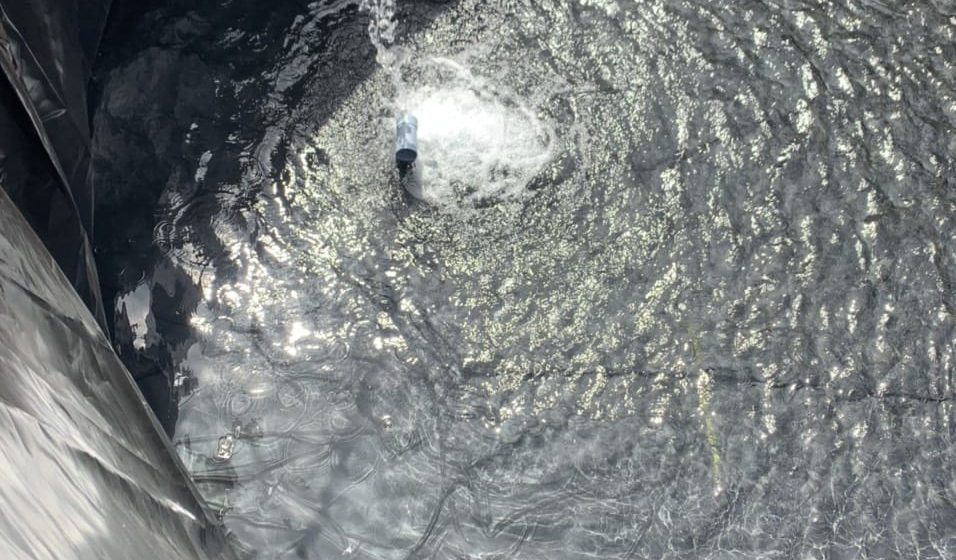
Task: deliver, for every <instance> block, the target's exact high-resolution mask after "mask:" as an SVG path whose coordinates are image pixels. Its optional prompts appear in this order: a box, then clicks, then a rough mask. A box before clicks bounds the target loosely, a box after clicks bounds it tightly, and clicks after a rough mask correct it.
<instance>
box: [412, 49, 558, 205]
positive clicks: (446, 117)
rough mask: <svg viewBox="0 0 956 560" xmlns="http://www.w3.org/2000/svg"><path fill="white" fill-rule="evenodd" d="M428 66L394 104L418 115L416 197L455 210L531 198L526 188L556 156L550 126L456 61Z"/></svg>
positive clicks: (436, 62) (430, 63) (441, 61)
mask: <svg viewBox="0 0 956 560" xmlns="http://www.w3.org/2000/svg"><path fill="white" fill-rule="evenodd" d="M428 65H429V66H428V67H425V68H421V69H419V73H418V76H417V79H416V81H415V82H414V83H415V87H414V88H413V89H410V90H409V91H406V92H404V93H403V94H402V95H400V97H399V105H400V107H402V109H403V110H405V111H408V112H410V113H412V114H414V115H415V116H417V117H418V122H419V126H418V143H419V161H418V165H421V166H423V169H422V171H423V187H422V195H423V196H422V198H423V199H424V200H426V201H427V202H429V203H432V204H435V205H437V206H440V207H446V208H454V207H476V206H482V205H485V204H488V203H493V202H498V201H504V200H516V199H520V198H523V197H526V196H528V195H530V194H532V191H531V190H529V189H528V188H527V185H528V183H529V182H530V181H531V179H532V178H534V176H535V175H536V174H537V173H538V172H539V171H541V169H542V168H543V167H544V166H545V165H546V164H547V163H548V162H550V161H551V160H552V159H553V157H554V153H555V151H556V150H555V141H554V137H555V134H554V131H553V127H552V125H551V123H550V122H548V121H547V120H546V119H544V118H542V117H540V116H538V115H537V114H535V111H534V110H533V109H532V108H531V107H530V106H528V105H527V104H526V103H525V102H524V101H523V100H522V99H520V98H519V97H517V96H516V95H513V94H510V93H509V92H507V91H505V90H504V89H503V88H502V87H500V86H495V85H493V84H491V83H489V82H488V81H487V80H485V79H482V78H479V77H476V76H474V75H473V74H472V73H471V72H469V71H468V70H467V69H466V68H465V67H463V66H461V65H459V64H458V63H456V62H453V61H450V60H447V59H432V60H430V61H429V63H428Z"/></svg>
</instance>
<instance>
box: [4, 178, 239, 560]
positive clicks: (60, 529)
mask: <svg viewBox="0 0 956 560" xmlns="http://www.w3.org/2000/svg"><path fill="white" fill-rule="evenodd" d="M0 503H2V504H3V508H2V513H0V557H2V558H51V559H52V558H55V559H63V558H75V559H85V558H90V559H94V558H95V559H102V558H177V559H178V558H232V557H233V556H232V554H231V552H230V550H229V548H228V546H227V545H226V543H225V541H224V537H223V534H222V532H221V531H220V528H219V526H218V525H217V524H215V523H214V522H212V521H211V519H212V518H211V517H210V516H209V515H208V512H207V511H206V510H205V508H204V506H203V505H202V503H201V501H200V500H199V499H198V498H197V494H196V493H195V489H194V487H193V486H192V485H191V484H190V483H189V482H188V480H187V478H186V477H185V475H184V471H183V469H182V465H181V464H180V463H179V461H178V460H177V459H176V458H175V456H174V454H173V453H172V452H171V448H170V444H169V440H168V439H166V437H165V436H164V435H163V434H162V431H161V430H160V429H159V427H158V425H157V423H156V421H155V418H154V417H153V416H152V415H150V414H149V412H148V411H147V408H146V405H145V402H144V401H143V398H142V395H141V394H140V393H139V391H138V390H137V388H136V386H135V384H134V383H133V380H132V378H131V377H130V376H129V373H127V371H126V370H125V369H124V368H123V366H122V364H121V363H120V361H119V359H118V358H117V357H116V355H115V354H114V353H113V351H112V349H111V348H110V345H109V343H108V341H107V340H106V338H105V336H104V335H103V334H102V331H101V330H100V329H99V327H98V326H97V324H96V322H95V320H94V318H93V316H92V314H91V313H90V312H89V310H88V309H87V308H86V306H85V305H83V303H82V302H81V301H80V300H79V298H77V297H76V294H75V293H74V292H73V289H72V288H71V286H70V285H69V283H68V282H67V281H66V278H65V277H64V276H63V274H62V272H61V271H60V270H59V269H58V268H57V266H56V265H55V263H54V261H53V259H52V257H51V256H50V254H49V253H48V252H47V251H46V249H45V248H44V247H43V245H42V244H41V242H40V240H39V239H38V238H37V236H36V235H35V234H34V233H33V232H32V231H31V229H30V227H29V225H28V224H27V222H26V221H25V220H24V218H23V216H22V215H21V214H20V213H19V211H18V210H17V209H16V208H15V207H14V206H13V204H12V202H11V201H10V199H9V198H8V197H7V196H6V194H4V193H3V192H2V191H0Z"/></svg>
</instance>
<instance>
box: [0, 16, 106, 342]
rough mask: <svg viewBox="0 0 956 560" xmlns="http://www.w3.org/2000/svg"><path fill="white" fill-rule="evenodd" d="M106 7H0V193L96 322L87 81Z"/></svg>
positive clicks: (97, 302) (98, 308)
mask: <svg viewBox="0 0 956 560" xmlns="http://www.w3.org/2000/svg"><path fill="white" fill-rule="evenodd" d="M110 3H111V0H84V1H79V0H31V1H29V2H24V1H22V0H13V1H7V0H4V1H0V69H2V71H3V75H4V77H5V82H6V83H3V84H0V88H2V89H3V92H2V93H0V124H2V126H3V130H2V132H0V175H2V176H3V177H4V188H5V189H6V190H7V191H8V192H9V193H10V196H11V198H12V199H13V201H14V202H15V203H16V204H17V206H18V207H19V208H20V209H21V210H22V211H23V212H24V214H25V215H26V216H27V219H28V220H29V222H30V225H31V226H33V228H34V229H35V230H36V231H37V233H38V234H39V236H40V238H41V239H42V240H43V242H44V244H45V245H46V246H47V248H48V249H49V251H50V252H51V253H52V254H53V256H54V257H55V258H56V260H57V263H58V264H59V265H60V267H61V268H62V269H63V271H64V273H65V274H66V275H67V277H68V278H69V279H70V282H71V283H72V284H73V286H74V288H75V289H76V291H77V292H78V293H79V294H80V296H81V298H83V301H84V302H85V303H86V304H87V306H89V307H90V309H92V310H94V312H95V313H96V314H97V317H98V319H99V320H100V323H101V324H102V325H105V321H104V316H103V314H102V299H101V297H100V290H99V285H98V284H99V282H98V280H97V275H96V269H95V265H94V263H93V254H92V248H91V246H90V243H89V236H90V235H91V234H92V231H93V179H92V173H91V169H90V127H89V115H88V112H87V101H86V85H87V82H88V80H89V76H90V73H91V69H92V63H93V58H94V56H95V54H96V51H97V47H98V45H99V39H100V35H101V34H102V30H103V25H104V24H105V22H106V15H107V13H108V11H109V7H110ZM38 176H39V177H40V178H41V179H38Z"/></svg>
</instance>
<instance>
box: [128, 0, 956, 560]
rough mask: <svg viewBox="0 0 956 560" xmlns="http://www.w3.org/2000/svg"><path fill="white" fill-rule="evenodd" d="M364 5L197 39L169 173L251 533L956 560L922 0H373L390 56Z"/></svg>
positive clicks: (195, 440)
mask: <svg viewBox="0 0 956 560" xmlns="http://www.w3.org/2000/svg"><path fill="white" fill-rule="evenodd" d="M373 4H381V3H373ZM368 17H369V16H368V15H367V14H366V13H365V12H362V11H359V9H358V7H357V6H356V5H355V4H354V3H349V2H334V1H332V2H328V1H326V2H316V3H312V4H309V6H308V10H305V9H303V10H302V13H301V14H300V15H299V16H298V17H296V18H295V19H294V20H293V21H291V22H290V23H289V25H288V26H286V27H284V28H281V29H278V30H275V29H272V30H271V31H270V32H268V33H267V32H265V31H262V30H255V29H253V30H250V29H244V30H240V29H236V30H231V31H230V32H228V33H223V34H222V35H221V36H220V37H219V38H217V39H216V42H215V48H214V49H212V50H211V54H209V55H208V58H207V60H206V63H207V64H210V65H212V66H215V64H216V62H215V61H212V60H210V59H212V58H214V57H217V56H218V57H219V58H220V59H222V60H220V61H219V66H218V67H217V68H218V69H219V70H218V71H219V72H220V77H221V78H222V79H223V80H229V79H230V74H229V73H230V72H239V71H241V72H243V73H244V74H243V75H244V76H247V77H245V78H243V79H242V80H241V81H239V80H238V78H236V77H235V76H234V75H233V76H232V77H231V79H233V80H237V81H236V82H235V83H232V84H230V83H229V82H228V81H223V82H222V83H219V82H217V92H221V91H227V93H219V94H217V95H220V96H222V97H223V98H225V97H229V96H234V98H236V99H240V102H237V103H235V104H233V105H226V108H225V109H222V112H221V114H220V115H219V116H218V117H217V118H216V119H217V120H216V122H215V124H214V125H210V124H209V123H207V122H199V123H197V124H195V125H194V127H193V129H192V130H191V131H190V134H194V135H193V136H189V137H182V138H180V140H181V141H182V142H192V144H191V147H190V149H189V150H188V151H187V153H195V154H197V155H198V157H197V158H195V159H194V160H192V161H193V163H191V164H190V165H192V166H193V167H192V169H193V170H194V171H195V177H192V176H187V177H183V178H181V180H180V181H179V182H177V181H170V182H169V183H168V184H167V186H166V191H165V192H164V194H163V199H162V202H163V203H164V206H163V207H162V209H161V211H160V218H161V222H160V227H158V228H157V230H156V231H157V243H158V244H159V245H160V246H161V247H163V248H164V249H165V250H166V257H165V258H167V259H169V260H170V262H172V263H175V265H176V266H178V267H180V268H181V269H183V270H186V271H187V272H189V274H191V275H192V277H193V279H194V281H195V282H196V283H197V284H198V285H199V286H200V290H201V298H200V301H199V303H198V308H197V309H196V310H195V312H194V314H192V316H191V318H190V321H191V324H192V327H193V335H192V338H191V339H190V340H189V341H188V343H187V345H186V347H185V348H187V350H186V351H185V352H184V355H183V356H181V359H180V360H179V361H178V362H177V363H176V364H174V367H175V368H176V372H177V375H178V382H179V383H180V384H181V386H182V387H187V388H188V387H192V388H193V389H192V390H191V391H187V390H185V389H184V391H183V392H184V393H188V394H187V395H186V396H185V397H184V398H183V400H182V402H181V412H180V418H179V423H178V425H177V426H176V436H175V440H176V442H177V446H178V449H179V451H180V454H181V456H182V457H183V459H184V461H185V462H186V463H187V466H188V467H189V468H190V469H191V471H192V473H193V474H194V476H195V477H196V479H197V481H198V482H199V483H200V486H201V488H202V490H203V492H205V494H206V496H207V498H208V499H209V500H210V502H211V503H213V504H214V506H215V507H216V508H217V509H219V510H220V512H221V514H222V515H223V516H224V519H225V522H226V525H227V527H228V528H230V529H231V530H232V531H233V532H234V533H235V536H236V538H237V541H238V542H239V543H240V546H241V547H242V548H243V549H245V550H247V551H249V553H250V554H252V555H255V557H257V558H300V557H302V558H346V557H347V558H381V559H391V558H449V559H451V558H455V559H458V558H522V559H524V558H527V559H538V558H540V559H553V558H569V559H570V558H574V559H577V558H602V559H603V558H691V557H694V558H696V557H699V558H800V559H803V558H917V557H918V558H946V557H953V556H954V555H956V477H954V469H953V464H954V461H956V444H954V428H956V423H954V420H956V418H954V408H953V399H954V386H953V383H954V345H956V343H954V334H956V333H954V324H956V322H954V306H956V294H954V282H956V258H954V250H956V240H954V235H956V224H954V210H956V208H954V207H956V194H954V193H956V190H954V188H956V185H954V182H953V177H954V176H956V166H954V153H956V135H954V133H953V130H954V126H956V93H954V92H956V74H954V72H956V70H954V61H956V47H954V44H956V37H954V35H956V6H954V5H953V3H952V2H946V1H937V2H934V1H926V2H921V3H906V4H903V3H881V2H877V1H875V0H873V1H837V2H739V3H734V4H733V6H732V7H727V6H725V5H724V4H722V3H719V2H713V3H711V2H704V1H699V0H697V1H678V0H650V1H645V2H631V1H624V0H622V1H613V0H576V1H560V2H558V1H544V2H523V1H497V2H480V1H477V0H461V1H459V2H453V3H450V4H449V3H445V4H440V5H438V4H428V3H422V2H419V3H411V4H408V5H403V4H399V6H398V12H397V16H396V17H397V21H398V26H397V30H392V31H394V32H395V45H394V47H392V48H391V49H388V50H387V53H388V54H389V56H393V57H394V60H391V59H389V64H390V65H392V66H390V69H382V68H381V67H377V66H375V63H374V59H375V51H374V50H372V49H371V47H368V49H367V50H362V49H359V48H355V49H352V47H353V46H354V45H357V44H360V43H361V44H364V43H367V41H368V38H367V36H365V35H364V32H365V29H366V27H367V25H368ZM270 33H271V35H270ZM279 45H281V48H280V46H279ZM381 52H382V51H379V57H378V58H379V60H381V59H382V55H381ZM229 57H235V59H234V60H235V61H237V62H236V63H235V64H236V65H238V66H239V70H234V66H231V65H232V64H233V63H232V62H228V63H227V62H226V60H227V59H229ZM226 67H228V68H229V69H228V70H224V68H226ZM354 68H364V69H367V71H368V75H367V76H365V77H363V78H362V79H361V80H356V79H355V75H354V72H353V70H352V69H354ZM346 84H349V85H346ZM228 90H234V91H233V92H229V91H228ZM232 98H233V97H230V99H232ZM400 109H410V110H413V111H415V112H416V114H417V115H418V117H419V120H420V135H421V138H422V146H423V147H422V158H423V165H424V167H425V176H424V183H423V185H424V190H425V193H424V194H425V198H426V199H427V200H428V201H429V203H422V202H417V201H412V200H411V199H410V198H409V197H407V196H406V195H405V194H404V193H403V192H402V191H401V188H400V187H399V185H398V179H397V176H396V173H395V171H394V165H393V161H392V154H391V151H390V148H391V142H392V134H393V131H394V117H395V115H396V114H397V111H398V110H400ZM246 123H257V127H254V128H252V129H249V128H245V124H246ZM209 126H216V127H219V128H220V129H223V130H225V133H223V135H222V136H224V137H225V140H224V142H225V146H226V147H225V148H223V147H221V146H220V147H218V148H217V147H214V146H212V145H210V146H209V147H207V146H204V145H203V144H202V142H203V136H202V133H203V130H204V128H205V127H209ZM197 129H198V130H197ZM197 135H198V137H199V138H200V139H199V140H196V139H195V138H196V137H197ZM197 142H198V145H197V144H196V143H197ZM207 168H208V169H209V170H216V171H215V172H212V171H210V172H208V173H207ZM137 340H138V341H139V342H138V343H139V344H144V343H143V342H142V341H141V340H140V339H137Z"/></svg>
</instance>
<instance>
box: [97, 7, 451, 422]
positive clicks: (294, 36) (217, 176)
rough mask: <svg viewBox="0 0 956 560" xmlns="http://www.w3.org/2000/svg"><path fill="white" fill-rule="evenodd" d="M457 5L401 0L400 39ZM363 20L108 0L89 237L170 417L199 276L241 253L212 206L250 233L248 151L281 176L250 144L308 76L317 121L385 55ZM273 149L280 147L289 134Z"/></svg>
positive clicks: (147, 383)
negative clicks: (181, 230) (316, 95)
mask: <svg viewBox="0 0 956 560" xmlns="http://www.w3.org/2000/svg"><path fill="white" fill-rule="evenodd" d="M453 4H454V2H451V1H448V0H429V1H419V2H401V3H400V4H399V7H398V10H399V11H398V13H397V15H396V19H397V22H398V29H397V43H398V44H400V43H401V41H402V36H403V35H405V34H407V33H410V32H413V31H415V30H414V29H409V27H408V25H407V24H406V23H405V22H414V25H416V26H419V25H421V26H425V25H427V24H428V22H430V21H431V20H432V19H433V18H435V17H437V16H438V15H439V14H440V13H441V12H442V11H443V10H444V9H445V8H446V7H447V6H450V5H453ZM367 26H368V15H367V14H365V13H362V12H360V10H359V7H358V3H356V2H351V1H324V2H306V1H304V0H281V1H276V2H260V1H258V0H232V1H227V2H213V1H205V2H193V1H173V2H161V1H156V0H151V1H149V2H145V3H141V2H133V1H128V0H120V1H117V2H116V3H114V8H113V11H112V13H111V16H110V20H109V22H108V24H107V29H106V32H105V36H104V40H103V45H102V48H101V52H100V55H99V59H98V60H97V64H96V67H95V71H94V76H93V80H92V87H91V90H92V92H91V97H90V105H91V113H92V114H93V126H94V148H93V149H94V169H95V173H96V184H97V193H96V195H97V203H96V217H97V223H98V228H97V231H96V237H95V240H94V242H95V247H96V254H97V261H98V265H99V269H100V281H101V284H102V289H103V297H104V301H105V302H107V303H106V307H107V321H108V323H109V325H110V330H111V332H112V333H113V335H114V337H115V346H116V348H117V351H118V353H119V355H120V357H121V358H122V359H123V361H124V363H125V364H126V366H127V367H128V368H129V369H130V371H131V372H132V373H133V375H134V377H135V378H136V379H137V382H138V383H139V384H140V386H141V388H142V389H143V391H144V394H145V396H146V397H147V400H148V401H149V403H150V405H151V406H152V407H153V409H154V410H155V411H156V413H157V415H158V416H159V417H160V419H161V421H162V423H163V426H164V427H165V428H166V430H167V432H170V433H171V432H172V429H173V426H174V425H175V422H176V417H177V406H176V402H175V400H176V397H175V394H174V393H175V389H174V387H173V385H174V382H175V379H174V376H173V373H172V370H173V367H174V362H175V361H176V360H177V359H178V358H181V357H182V345H183V344H184V342H186V341H187V340H188V338H189V337H190V327H189V325H188V318H189V316H190V314H191V312H192V311H193V310H195V307H196V305H197V302H198V301H199V295H198V291H197V282H196V280H197V277H199V276H201V275H202V271H203V270H204V269H205V268H206V267H212V269H214V270H216V271H218V272H219V273H222V274H227V275H228V274H229V272H230V269H231V267H233V266H234V264H233V263H234V261H233V260H232V259H231V258H230V257H229V254H230V248H229V247H225V246H223V244H222V242H221V241H220V239H219V236H217V234H216V230H217V227H221V226H223V225H224V224H222V223H220V222H218V221H217V220H221V219H223V218H222V216H226V217H227V218H225V219H228V220H230V221H232V222H233V224H232V225H237V226H238V227H240V228H243V229H246V230H247V231H249V232H250V234H251V235H255V231H254V230H255V228H256V226H255V224H254V223H252V222H253V221H254V220H253V221H249V222H247V221H246V212H245V211H246V210H248V208H249V207H250V205H251V204H252V203H253V201H254V200H255V199H256V197H257V195H258V190H257V189H255V188H249V187H250V184H249V181H248V180H247V179H243V178H242V176H243V175H245V176H246V177H248V175H249V173H248V172H249V169H250V166H251V167H253V168H255V169H254V170H253V173H259V179H260V181H268V180H270V179H272V178H274V177H270V176H269V175H270V174H271V173H272V172H271V171H270V170H269V169H271V168H272V165H271V161H267V160H262V159H258V158H257V155H256V154H255V153H250V147H255V146H258V145H260V144H263V143H264V142H265V143H268V142H269V139H266V138H264V135H265V134H267V130H268V129H269V127H270V126H271V125H274V124H275V123H276V122H278V121H279V120H280V119H281V118H282V117H283V116H284V115H285V113H286V112H287V108H289V107H293V108H294V107H295V105H296V104H297V100H300V98H301V96H302V90H303V88H304V87H305V86H304V85H303V84H304V83H305V82H312V83H315V82H316V81H318V82H320V83H323V84H326V85H327V88H325V90H326V91H325V95H324V99H322V100H321V102H320V104H319V109H320V110H319V111H316V112H313V113H312V114H313V115H314V116H317V117H318V122H315V123H312V124H313V125H315V126H318V125H320V124H321V120H322V116H323V113H324V115H331V114H332V113H333V112H334V111H335V110H336V108H337V107H338V105H339V103H340V102H341V101H342V100H344V99H346V98H347V97H348V95H349V93H350V92H351V91H352V90H353V89H354V88H356V87H357V86H358V85H360V84H361V83H362V82H363V81H364V80H366V79H367V78H368V76H369V75H370V74H371V73H372V72H373V71H374V70H375V69H376V67H377V66H376V62H375V50H374V48H373V46H372V44H371V43H370V41H369V37H368V31H367ZM266 157H267V158H268V159H269V160H273V159H281V158H284V157H285V154H284V152H283V148H282V146H277V147H276V149H275V150H274V151H273V153H272V154H270V155H268V156H266ZM279 168H280V167H276V169H279ZM170 216H172V217H174V218H176V217H178V218H182V219H183V222H185V223H189V224H191V226H190V227H191V228H192V229H191V231H190V232H189V233H190V237H191V239H193V240H200V241H199V242H198V243H196V244H195V245H196V246H193V245H192V244H189V243H187V242H185V241H184V240H183V239H182V238H180V237H179V236H178V235H173V234H172V231H173V226H174V224H172V223H171V222H170V221H169V217H170ZM212 216H217V218H216V219H210V217H212ZM197 217H198V218H200V219H197ZM203 218H205V219H203ZM184 268H185V269H186V270H190V269H191V270H193V271H194V272H195V273H196V274H195V275H192V276H190V275H189V274H187V273H185V272H184V271H183V269H184ZM143 286H147V288H145V289H143V288H142V287H143ZM137 287H141V289H139V290H137V289H136V288H137ZM124 294H125V295H126V296H127V297H123V296H124ZM114 303H115V309H114V307H113V305H114ZM134 309H138V310H139V311H138V312H133V310H134ZM131 315H136V316H137V317H131Z"/></svg>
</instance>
